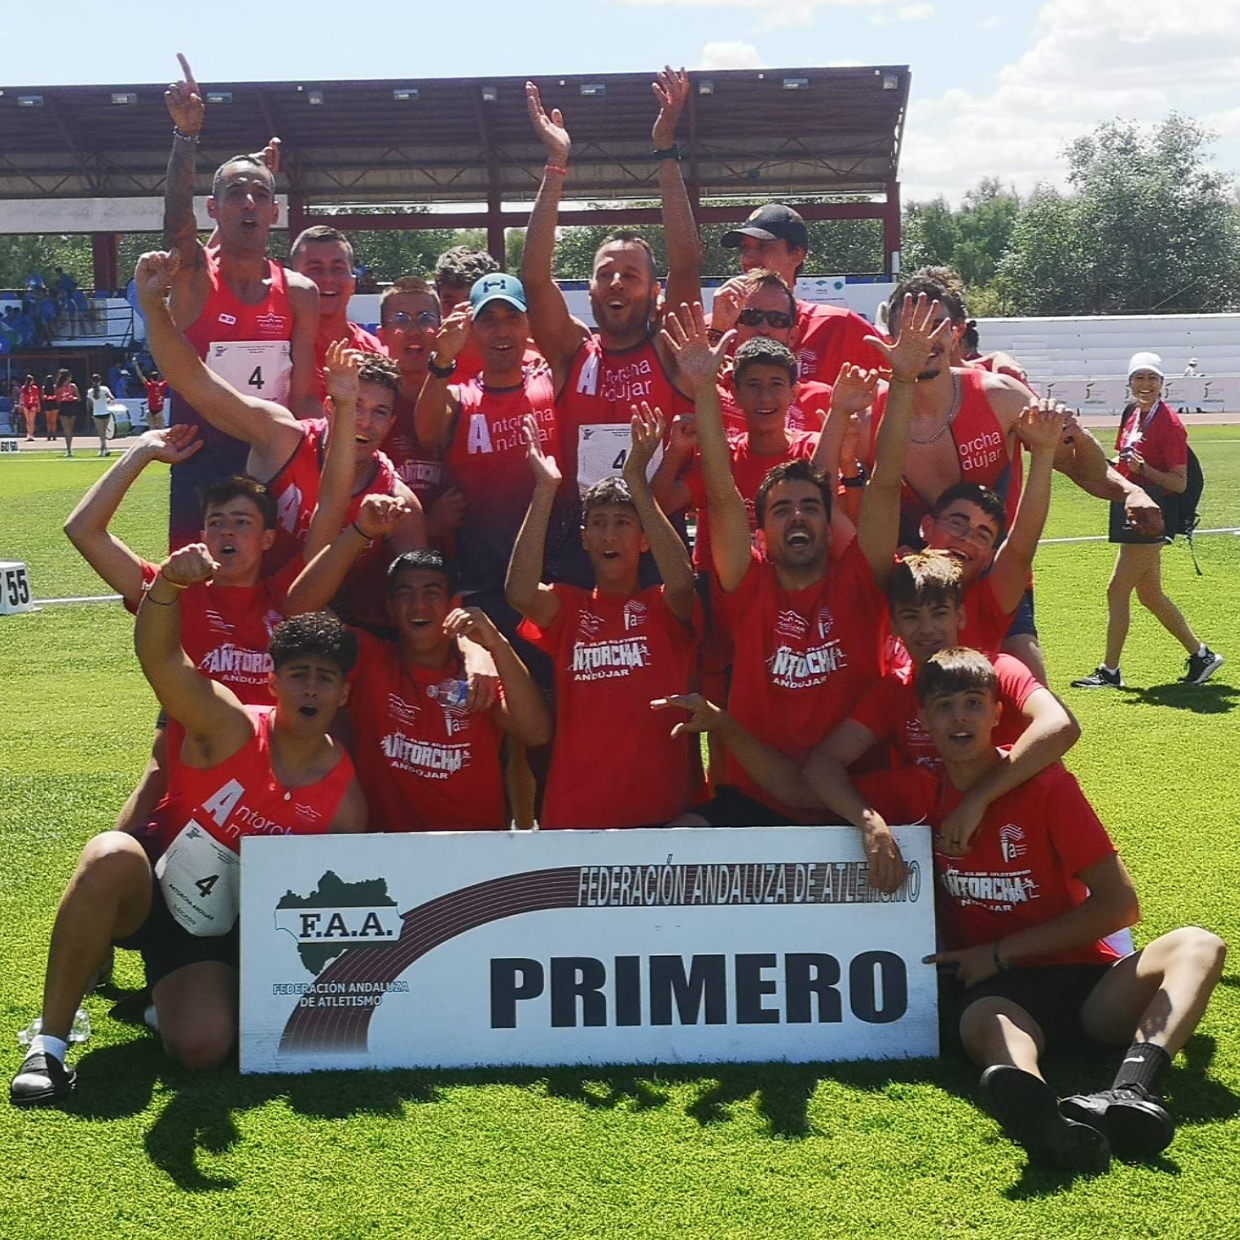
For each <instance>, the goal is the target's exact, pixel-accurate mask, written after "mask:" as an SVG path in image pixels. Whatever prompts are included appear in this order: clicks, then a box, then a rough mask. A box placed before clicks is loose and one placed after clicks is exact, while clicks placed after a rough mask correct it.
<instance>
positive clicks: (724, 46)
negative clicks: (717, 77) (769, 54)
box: [697, 41, 766, 69]
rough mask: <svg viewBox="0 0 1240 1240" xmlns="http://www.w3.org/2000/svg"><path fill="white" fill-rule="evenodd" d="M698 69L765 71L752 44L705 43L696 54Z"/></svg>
mask: <svg viewBox="0 0 1240 1240" xmlns="http://www.w3.org/2000/svg"><path fill="white" fill-rule="evenodd" d="M697 67H698V68H699V69H765V68H766V61H765V60H763V59H762V55H761V53H760V52H759V51H758V49H757V48H756V47H754V45H753V44H752V43H741V42H739V41H733V42H727V41H723V42H717V43H707V44H706V45H705V46H704V47H703V48H702V50H701V52H700V53H699V54H698V64H697Z"/></svg>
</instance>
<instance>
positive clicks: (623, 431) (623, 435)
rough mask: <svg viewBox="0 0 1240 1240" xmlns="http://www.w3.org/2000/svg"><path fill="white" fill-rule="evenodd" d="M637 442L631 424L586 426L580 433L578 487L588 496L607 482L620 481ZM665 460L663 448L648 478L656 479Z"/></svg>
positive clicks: (578, 434) (652, 465)
mask: <svg viewBox="0 0 1240 1240" xmlns="http://www.w3.org/2000/svg"><path fill="white" fill-rule="evenodd" d="M632 442H633V438H632V435H631V434H630V432H629V427H628V423H627V422H626V423H624V424H623V425H610V424H603V425H592V426H582V427H579V428H578V431H577V486H578V488H579V489H580V491H581V494H582V495H584V494H585V493H586V492H587V491H588V490H589V489H590V488H591V487H592V486H593V485H594V484H595V483H596V482H601V481H602V480H603V479H604V478H619V477H620V475H621V474H622V473H623V472H624V462H625V461H626V460H627V459H628V455H629V447H630V446H631V444H632ZM662 459H663V447H662V445H660V446H659V447H658V448H656V449H655V454H654V456H653V457H652V458H651V461H650V467H649V468H648V469H647V470H646V477H647V478H653V477H654V474H655V470H657V469H658V468H659V462H660V461H661V460H662Z"/></svg>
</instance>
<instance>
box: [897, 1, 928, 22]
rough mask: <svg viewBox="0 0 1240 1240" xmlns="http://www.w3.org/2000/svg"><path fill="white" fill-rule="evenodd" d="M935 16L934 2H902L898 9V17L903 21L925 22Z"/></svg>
mask: <svg viewBox="0 0 1240 1240" xmlns="http://www.w3.org/2000/svg"><path fill="white" fill-rule="evenodd" d="M933 16H934V5H933V4H902V5H901V6H900V7H899V8H898V9H896V18H897V20H898V21H902V22H924V21H925V20H926V19H927V18H928V17H933Z"/></svg>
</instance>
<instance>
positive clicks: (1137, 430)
mask: <svg viewBox="0 0 1240 1240" xmlns="http://www.w3.org/2000/svg"><path fill="white" fill-rule="evenodd" d="M1115 448H1116V451H1120V450H1122V449H1124V448H1136V449H1137V451H1138V452H1140V453H1141V457H1142V459H1143V460H1144V461H1145V462H1146V464H1147V465H1150V466H1152V467H1153V468H1154V469H1157V470H1168V469H1178V468H1180V467H1181V466H1184V465H1187V464H1188V431H1186V430H1185V429H1184V423H1183V422H1181V421H1180V415H1179V414H1178V413H1176V411H1175V410H1174V409H1172V408H1171V406H1170V405H1169V404H1167V402H1166V401H1165V400H1160V401H1159V402H1158V404H1156V405H1155V406H1154V408H1153V409H1151V410H1150V412H1149V413H1148V414H1143V413H1142V412H1141V410H1140V407H1139V406H1136V405H1134V406H1133V407H1132V410H1131V412H1130V413H1129V414H1128V415H1127V416H1126V417H1125V418H1123V419H1122V421H1121V422H1120V427H1119V430H1118V431H1117V432H1116V434H1115ZM1115 469H1116V472H1117V473H1120V474H1123V476H1124V477H1125V478H1128V479H1130V480H1131V481H1133V482H1135V483H1136V484H1137V485H1138V486H1141V485H1143V479H1142V477H1141V475H1140V474H1134V473H1133V472H1132V470H1131V468H1130V467H1129V465H1128V462H1127V461H1125V460H1123V459H1122V458H1121V459H1120V462H1119V464H1118V465H1117V466H1116V467H1115ZM1144 485H1148V483H1144Z"/></svg>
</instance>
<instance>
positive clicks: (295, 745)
mask: <svg viewBox="0 0 1240 1240" xmlns="http://www.w3.org/2000/svg"><path fill="white" fill-rule="evenodd" d="M214 568H215V565H214V563H213V562H212V560H211V558H210V556H209V555H208V553H207V549H206V547H204V546H202V545H201V544H191V545H190V546H188V547H183V548H182V549H181V550H180V551H178V552H176V553H175V554H174V555H172V556H170V557H169V558H168V559H167V560H165V561H164V563H163V565H162V566H161V568H160V573H159V578H158V579H157V580H156V581H155V582H153V583H152V585H151V587H150V589H149V590H148V591H147V593H146V596H145V598H144V599H143V601H142V604H141V606H140V607H139V610H138V620H137V624H136V626H135V633H134V647H135V649H136V650H137V654H138V658H139V660H140V661H141V663H142V670H143V672H144V673H145V674H146V678H147V680H148V681H149V682H150V684H151V687H152V688H153V689H154V690H155V693H156V695H157V696H158V698H159V700H160V703H161V704H162V705H163V707H164V709H165V710H167V712H168V714H169V715H170V716H171V717H172V718H173V719H175V720H177V721H178V722H179V723H181V724H182V725H183V727H184V728H185V740H184V742H183V744H182V746H181V752H180V757H179V759H178V760H177V761H176V762H175V763H174V764H173V768H172V770H171V772H170V775H169V792H168V796H167V797H166V798H165V799H164V800H163V801H162V802H161V803H160V805H159V806H158V808H157V809H156V811H155V814H154V816H153V818H152V820H151V822H150V824H149V825H148V826H147V827H146V829H145V830H143V831H142V832H139V833H136V834H134V835H130V834H127V833H126V832H123V831H105V832H103V833H102V834H101V835H98V836H96V837H95V838H94V839H93V840H91V841H90V843H88V844H87V845H86V847H85V848H84V849H83V850H82V855H81V857H80V859H79V861H78V866H77V870H76V871H75V873H74V875H73V878H72V879H71V880H70V882H69V886H68V888H67V890H66V891H65V894H64V896H63V897H62V898H61V901H60V908H59V910H58V912H57V914H56V924H55V926H54V927H53V929H52V941H51V946H50V948H49V951H48V960H47V973H46V976H45V980H44V985H43V1013H42V1017H43V1024H42V1032H41V1033H39V1034H38V1035H36V1036H35V1038H34V1039H33V1040H32V1041H31V1044H30V1052H29V1054H28V1055H27V1056H26V1059H25V1061H24V1062H23V1063H22V1066H21V1067H20V1069H18V1072H17V1075H16V1076H15V1077H14V1078H13V1081H12V1084H11V1085H10V1086H9V1099H10V1101H11V1102H12V1103H13V1104H14V1105H15V1106H32V1105H37V1104H40V1103H52V1102H58V1101H60V1100H62V1099H64V1098H65V1097H67V1096H68V1095H69V1094H70V1093H71V1092H72V1090H73V1087H74V1085H75V1083H76V1080H77V1073H76V1072H75V1071H74V1070H73V1069H72V1068H69V1067H67V1066H66V1064H65V1052H66V1049H67V1046H66V1043H67V1040H68V1037H69V1026H70V1025H71V1024H72V1022H73V1014H74V1012H75V1011H76V1010H77V1007H78V1004H79V1003H80V1002H81V999H82V996H83V995H84V994H85V992H86V989H87V986H88V985H89V982H90V979H91V978H92V976H93V975H94V974H95V972H96V971H97V969H98V968H99V966H100V965H101V964H102V963H103V961H104V959H105V957H106V955H107V953H108V951H109V949H110V947H111V946H112V945H113V944H116V945H117V946H120V947H127V948H131V949H133V950H136V951H139V952H141V953H142V960H143V964H144V965H145V967H146V980H147V985H148V986H149V987H150V988H151V996H152V999H153V1001H154V1005H155V1017H156V1023H157V1024H158V1028H159V1031H160V1035H161V1037H162V1039H163V1044H164V1049H165V1050H166V1051H167V1053H168V1054H169V1055H171V1056H172V1057H173V1058H174V1059H176V1060H178V1061H180V1062H181V1063H182V1064H184V1065H185V1066H186V1067H188V1068H193V1069H196V1070H207V1069H210V1068H214V1067H216V1066H218V1065H219V1064H220V1063H221V1062H222V1061H223V1060H224V1058H225V1057H226V1056H227V1055H228V1053H229V1051H230V1050H231V1049H232V1046H233V1044H234V1042H235V1041H236V1038H237V983H238V974H237V968H238V950H239V943H240V937H239V933H238V928H237V916H238V896H239V890H240V883H239V874H240V859H239V857H238V853H239V851H240V840H241V837H242V836H244V835H251V834H257V833H260V832H261V833H262V834H268V835H289V834H319V833H322V832H325V831H340V832H344V831H348V832H354V831H363V830H365V827H366V806H365V801H364V800H363V798H362V792H361V789H360V787H359V786H358V781H357V776H356V774H355V773H354V770H353V763H352V762H351V761H350V759H349V756H348V754H347V753H345V751H344V750H343V749H342V748H341V747H340V746H339V745H337V744H336V743H335V742H334V741H332V739H331V738H330V737H329V736H328V735H327V730H328V728H329V727H330V726H331V723H332V720H333V719H334V718H335V716H336V712H337V711H338V710H339V709H340V707H342V706H343V705H344V703H345V701H346V699H347V698H348V686H347V682H346V677H347V676H348V674H349V672H350V670H351V669H352V667H353V663H354V660H355V658H356V656H357V643H356V641H355V640H354V638H353V637H352V636H351V635H350V634H349V633H348V632H347V631H346V630H345V629H344V627H343V626H342V625H341V624H340V622H339V621H338V620H336V618H335V617H334V616H330V615H326V614H323V613H318V614H311V615H306V616H298V617H295V618H294V619H292V620H286V621H284V623H282V624H280V625H279V626H278V627H277V628H276V630H275V632H274V634H273V635H272V639H271V647H270V652H271V658H272V663H273V669H274V670H273V671H272V672H271V691H272V695H273V697H274V698H275V706H274V707H255V706H243V705H242V704H241V702H240V701H239V700H238V699H237V697H236V695H235V694H234V693H233V692H232V691H231V690H230V689H228V688H226V687H225V686H224V685H221V684H219V683H217V682H215V681H211V680H208V679H207V678H206V677H205V676H202V675H200V674H199V673H198V672H196V671H195V670H194V667H193V664H192V663H190V661H189V659H188V658H187V657H186V655H185V653H184V651H183V650H182V648H181V638H180V615H179V612H180V606H179V603H180V598H181V592H182V591H183V590H185V589H186V588H187V587H189V586H191V585H193V584H195V583H196V582H199V581H203V580H206V579H207V578H208V577H209V576H210V575H211V573H212V571H213V570H214Z"/></svg>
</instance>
